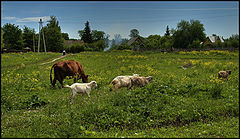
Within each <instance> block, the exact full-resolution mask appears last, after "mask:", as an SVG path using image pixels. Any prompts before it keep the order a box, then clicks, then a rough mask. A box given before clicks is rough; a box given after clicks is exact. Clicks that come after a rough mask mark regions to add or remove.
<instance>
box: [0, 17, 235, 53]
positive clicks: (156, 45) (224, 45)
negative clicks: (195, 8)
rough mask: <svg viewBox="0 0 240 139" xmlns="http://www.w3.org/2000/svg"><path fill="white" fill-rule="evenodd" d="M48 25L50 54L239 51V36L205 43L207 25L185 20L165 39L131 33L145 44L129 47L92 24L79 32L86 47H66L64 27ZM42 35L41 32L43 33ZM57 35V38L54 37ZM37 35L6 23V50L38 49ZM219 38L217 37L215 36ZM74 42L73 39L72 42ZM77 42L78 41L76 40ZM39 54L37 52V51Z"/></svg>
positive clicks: (125, 41)
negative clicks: (123, 51) (113, 51)
mask: <svg viewBox="0 0 240 139" xmlns="http://www.w3.org/2000/svg"><path fill="white" fill-rule="evenodd" d="M47 22H48V23H47V26H45V27H44V29H43V30H44V34H45V40H46V44H47V45H46V47H47V48H46V49H47V51H51V52H62V51H63V49H65V50H66V51H67V53H78V52H82V51H104V50H106V48H108V49H107V50H110V51H111V50H124V49H125V50H141V51H149V50H164V51H170V50H174V49H238V48H239V35H238V34H232V36H231V37H229V38H225V39H224V42H220V41H216V42H214V43H206V44H205V43H204V42H205V41H206V39H207V38H206V34H205V32H204V31H205V28H204V25H203V24H202V23H201V22H200V21H199V20H193V19H192V20H190V21H185V20H181V21H180V22H179V23H178V24H177V27H176V28H175V29H174V28H172V29H171V30H170V31H169V28H168V26H167V29H166V33H165V35H164V36H160V35H158V34H156V35H149V36H148V37H142V36H141V35H140V33H139V31H138V30H137V29H132V30H130V35H129V36H130V37H131V38H134V37H139V38H141V40H142V42H143V44H144V45H139V44H138V43H137V44H135V43H133V44H130V45H129V44H127V43H128V42H129V41H130V40H131V38H130V39H126V38H124V39H122V38H121V35H120V34H115V35H114V37H115V38H114V39H112V40H109V37H110V35H109V34H106V33H105V32H104V31H98V30H91V28H90V23H89V22H88V21H87V22H86V23H85V28H84V29H83V30H78V31H76V32H78V34H79V37H80V40H82V41H83V44H81V43H77V44H73V45H67V44H65V43H64V40H69V37H68V34H67V33H62V32H61V27H60V26H59V22H58V21H57V18H56V17H55V16H51V19H50V20H49V21H47ZM41 34H42V30H41ZM53 34H54V35H53ZM38 35H39V34H35V31H34V29H30V28H28V27H26V26H25V27H24V29H23V33H22V30H21V29H19V26H15V25H14V24H10V23H6V24H5V25H4V26H3V39H2V41H3V42H1V44H2V45H4V46H5V48H7V49H9V50H11V49H16V50H23V48H24V47H29V48H31V50H32V51H34V48H33V39H34V40H35V46H37V42H38ZM215 35H216V34H215ZM219 35H220V34H219ZM73 40H74V39H73ZM75 40H76V39H75ZM40 45H41V46H40V51H43V48H44V46H43V43H40ZM35 51H37V50H35Z"/></svg>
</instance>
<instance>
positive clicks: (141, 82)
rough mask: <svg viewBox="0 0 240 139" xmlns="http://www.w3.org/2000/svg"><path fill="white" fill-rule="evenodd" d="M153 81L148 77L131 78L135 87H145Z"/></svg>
mask: <svg viewBox="0 0 240 139" xmlns="http://www.w3.org/2000/svg"><path fill="white" fill-rule="evenodd" d="M152 79H153V77H152V76H148V77H133V78H131V81H132V85H133V86H135V87H143V86H145V85H147V84H148V83H149V82H150V81H151V80H152Z"/></svg>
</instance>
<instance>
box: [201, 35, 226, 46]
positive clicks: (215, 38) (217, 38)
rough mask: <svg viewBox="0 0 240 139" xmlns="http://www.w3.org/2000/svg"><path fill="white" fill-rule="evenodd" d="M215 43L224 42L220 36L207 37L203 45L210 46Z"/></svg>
mask: <svg viewBox="0 0 240 139" xmlns="http://www.w3.org/2000/svg"><path fill="white" fill-rule="evenodd" d="M215 42H224V40H223V37H222V36H208V37H207V39H206V41H205V42H204V43H203V44H205V45H206V44H212V43H215Z"/></svg>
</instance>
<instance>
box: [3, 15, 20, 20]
mask: <svg viewBox="0 0 240 139" xmlns="http://www.w3.org/2000/svg"><path fill="white" fill-rule="evenodd" d="M3 19H6V20H14V19H15V20H16V19H17V17H10V16H8V17H3Z"/></svg>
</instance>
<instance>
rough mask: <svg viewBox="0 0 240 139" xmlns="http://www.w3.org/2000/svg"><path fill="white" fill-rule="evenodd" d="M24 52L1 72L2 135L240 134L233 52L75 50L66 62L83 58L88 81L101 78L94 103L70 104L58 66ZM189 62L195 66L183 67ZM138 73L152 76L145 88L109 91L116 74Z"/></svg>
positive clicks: (83, 99)
mask: <svg viewBox="0 0 240 139" xmlns="http://www.w3.org/2000/svg"><path fill="white" fill-rule="evenodd" d="M27 55H30V57H35V58H34V59H32V62H24V60H23V59H22V56H21V55H16V54H2V61H5V62H6V61H7V60H8V59H11V57H14V58H13V59H14V60H9V63H8V64H6V65H13V66H11V67H9V68H2V69H1V114H2V116H1V127H2V128H1V135H2V137H51V138H55V137H56V138H59V137H62V138H66V137H239V133H238V131H239V103H238V102H239V55H238V53H236V52H227V51H226V52H225V51H221V52H219V51H214V52H213V51H209V52H207V51H206V52H187V53H185V52H180V53H155V52H142V53H139V52H133V51H114V52H111V53H110V52H82V53H79V54H75V55H70V56H68V57H65V58H63V59H61V60H70V59H71V60H77V61H79V62H80V63H81V64H82V66H83V69H84V71H85V73H86V74H88V75H91V76H90V77H89V81H92V80H95V81H97V83H98V87H97V88H96V89H94V90H92V92H91V94H90V96H91V98H90V100H88V98H87V96H86V95H84V96H81V95H77V96H76V97H75V98H74V99H75V100H74V104H73V105H70V95H71V91H70V90H69V89H68V88H63V89H61V88H60V84H59V83H58V82H57V86H56V87H55V88H53V87H52V86H51V84H50V81H49V73H50V68H51V66H52V65H53V64H54V63H49V64H45V65H39V64H34V63H39V62H40V61H41V62H47V61H50V59H48V60H47V61H45V60H44V59H45V58H44V57H42V56H41V58H38V57H40V55H41V54H35V53H30V54H27ZM56 56H57V54H54V53H53V54H48V55H47V56H46V57H52V58H53V57H56ZM6 58H7V59H6ZM52 58H51V60H52ZM14 61H16V62H14ZM41 62H40V63H41ZM14 63H15V64H16V66H14V65H15V64H14ZM19 63H22V64H19ZM187 63H191V64H188V65H190V66H186V68H182V67H183V66H184V65H186V64H187ZM2 67H5V65H4V64H2ZM227 69H230V70H232V74H231V75H230V77H229V80H228V81H226V80H222V79H217V72H218V71H219V70H227ZM133 73H137V74H140V75H141V76H153V78H154V79H153V81H152V82H150V83H149V84H148V85H147V86H145V87H141V88H132V89H131V90H126V88H121V89H119V90H118V91H117V92H114V91H113V90H112V86H111V85H110V82H111V80H112V79H113V78H114V77H116V76H118V75H132V74H133ZM79 82H81V81H79ZM72 83H73V80H72V79H65V80H64V84H69V85H70V84H72ZM225 119H226V120H225ZM223 131H225V132H223Z"/></svg>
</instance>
